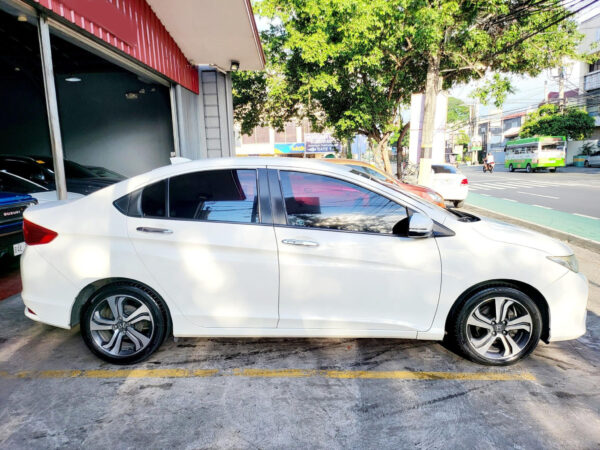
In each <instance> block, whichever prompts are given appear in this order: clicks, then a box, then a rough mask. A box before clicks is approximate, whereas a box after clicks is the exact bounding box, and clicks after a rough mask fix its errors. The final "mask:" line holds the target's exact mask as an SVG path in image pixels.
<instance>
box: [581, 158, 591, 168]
mask: <svg viewBox="0 0 600 450" xmlns="http://www.w3.org/2000/svg"><path fill="white" fill-rule="evenodd" d="M583 167H590V162H589V161H588V160H587V159H586V160H585V161H584V162H583Z"/></svg>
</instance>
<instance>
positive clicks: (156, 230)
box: [136, 227, 173, 234]
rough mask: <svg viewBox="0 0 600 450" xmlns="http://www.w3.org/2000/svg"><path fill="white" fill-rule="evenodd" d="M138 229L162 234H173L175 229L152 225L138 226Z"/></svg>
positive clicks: (143, 231)
mask: <svg viewBox="0 0 600 450" xmlns="http://www.w3.org/2000/svg"><path fill="white" fill-rule="evenodd" d="M136 230H138V231H141V232H142V233H162V234H173V230H168V229H166V228H152V227H137V228H136Z"/></svg>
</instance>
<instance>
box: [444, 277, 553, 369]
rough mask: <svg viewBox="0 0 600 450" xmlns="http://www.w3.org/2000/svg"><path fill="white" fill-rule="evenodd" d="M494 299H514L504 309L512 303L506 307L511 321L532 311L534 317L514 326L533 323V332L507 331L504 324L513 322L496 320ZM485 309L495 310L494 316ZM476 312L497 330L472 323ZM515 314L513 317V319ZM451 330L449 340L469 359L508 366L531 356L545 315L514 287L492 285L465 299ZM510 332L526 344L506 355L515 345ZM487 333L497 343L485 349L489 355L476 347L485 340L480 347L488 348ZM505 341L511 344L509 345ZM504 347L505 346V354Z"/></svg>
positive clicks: (530, 330) (517, 340) (449, 329)
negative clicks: (485, 312)
mask: <svg viewBox="0 0 600 450" xmlns="http://www.w3.org/2000/svg"><path fill="white" fill-rule="evenodd" d="M494 299H499V300H500V301H503V299H509V300H510V301H512V302H513V303H508V302H507V303H503V306H502V308H501V309H502V310H504V305H505V304H508V306H506V310H507V313H506V315H505V317H506V319H507V321H508V322H510V320H515V319H520V318H522V317H526V316H525V315H524V314H525V313H526V314H528V315H529V316H528V317H529V319H530V323H529V324H525V325H523V324H522V323H519V324H518V325H513V327H515V326H529V328H530V329H529V331H525V329H519V330H513V329H511V330H509V331H507V330H504V327H505V326H509V327H510V326H511V325H510V324H509V325H505V323H506V321H503V322H502V323H496V322H494V321H493V320H494V319H493V317H494V316H496V314H495V313H494V311H495V310H494V309H492V308H493V307H494V306H495V300H494ZM479 308H481V309H479ZM485 308H487V310H488V311H491V313H490V315H491V318H490V317H489V316H488V315H486V314H483V313H481V311H485V310H486V309H485ZM511 308H512V309H511ZM476 311H478V314H480V315H479V316H478V317H483V318H484V319H486V320H490V321H492V323H493V325H486V327H488V326H489V327H491V328H492V330H496V331H491V330H486V329H485V328H480V327H477V326H476V325H473V324H472V323H468V322H469V321H470V319H471V317H472V315H473V314H474V313H475V312H476ZM511 314H514V316H511ZM511 317H513V318H512V319H510V318H511ZM496 318H498V317H497V316H496ZM475 320H476V321H477V318H475ZM496 327H501V328H502V329H501V330H500V328H496ZM447 331H448V341H449V344H450V345H451V347H452V348H454V349H456V350H457V351H458V352H460V353H461V354H462V355H463V356H465V357H466V358H467V359H470V360H471V361H474V362H476V363H479V364H484V365H488V366H507V365H511V364H514V363H516V362H517V361H520V360H521V359H523V358H525V357H527V356H528V355H529V354H530V353H531V352H533V350H534V349H535V348H536V346H537V344H538V342H539V340H540V334H541V332H542V316H541V314H540V310H539V308H538V307H537V305H536V304H535V302H534V301H533V300H532V299H531V298H530V297H528V296H527V295H525V294H524V293H523V292H521V291H519V290H518V289H515V288H512V287H491V288H487V289H484V290H482V291H479V292H477V293H475V294H473V295H471V296H470V297H469V298H468V299H467V300H465V301H464V302H463V303H462V304H461V306H460V307H459V309H458V310H457V311H456V312H455V313H454V314H453V317H451V318H450V321H449V323H448V330H447ZM492 333H493V336H492ZM513 333H514V335H513ZM507 334H508V335H509V336H508V337H510V339H511V340H512V342H513V343H515V344H522V347H521V346H520V345H516V348H515V350H516V349H519V350H518V351H515V352H514V354H513V353H511V354H509V355H508V356H505V353H506V351H507V350H506V349H507V348H512V347H513V345H512V344H511V342H509V341H508V340H507V339H506V337H507V336H506V335H507ZM487 336H489V338H490V339H491V340H492V341H493V342H492V345H491V347H488V348H489V350H485V354H482V353H481V352H478V350H476V347H475V345H474V344H473V342H477V343H479V341H484V344H483V345H482V346H480V347H477V348H480V349H482V348H484V347H486V345H485V343H489V340H485V339H486V337H487ZM504 342H506V343H508V347H507V346H506V345H505V344H504ZM502 349H504V353H503V354H502V355H501V354H500V353H502V351H503V350H502Z"/></svg>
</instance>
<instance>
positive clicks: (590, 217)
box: [573, 213, 600, 220]
mask: <svg viewBox="0 0 600 450" xmlns="http://www.w3.org/2000/svg"><path fill="white" fill-rule="evenodd" d="M573 214H574V215H576V216H579V217H587V218H588V219H594V220H600V217H594V216H586V215H585V214H579V213H573Z"/></svg>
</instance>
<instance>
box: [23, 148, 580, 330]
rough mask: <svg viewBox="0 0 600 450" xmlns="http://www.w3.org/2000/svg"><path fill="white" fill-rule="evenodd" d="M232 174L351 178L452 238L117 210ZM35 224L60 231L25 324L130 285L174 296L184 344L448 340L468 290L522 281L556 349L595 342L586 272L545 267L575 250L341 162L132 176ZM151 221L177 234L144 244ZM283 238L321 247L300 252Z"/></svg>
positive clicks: (38, 259)
mask: <svg viewBox="0 0 600 450" xmlns="http://www.w3.org/2000/svg"><path fill="white" fill-rule="evenodd" d="M226 168H274V169H281V170H295V171H307V172H310V173H317V174H322V175H328V176H332V177H336V178H340V179H343V180H346V181H349V182H352V183H354V184H356V185H359V186H362V187H363V188H365V189H369V190H371V191H373V192H376V193H378V194H380V195H383V196H385V197H387V198H388V199H392V200H394V201H396V202H398V203H401V204H403V205H405V206H407V207H408V208H409V209H411V210H412V211H415V212H420V213H422V214H425V215H427V216H429V217H430V218H431V219H432V220H434V221H435V222H437V223H439V224H440V225H443V226H445V227H447V228H448V229H450V230H452V231H453V232H454V235H453V236H445V237H429V238H425V239H413V238H408V237H399V236H393V235H372V234H368V233H354V232H347V231H342V232H340V231H327V230H315V229H307V228H294V227H290V226H279V225H276V226H273V225H265V224H248V225H242V224H239V225H237V224H236V225H231V226H227V225H225V224H222V223H220V224H215V223H201V222H193V221H186V220H181V221H177V223H172V222H175V221H170V220H161V219H146V218H131V217H127V216H125V215H124V214H122V213H121V212H120V211H118V210H117V208H116V207H115V206H114V205H113V201H115V200H116V199H119V198H120V197H122V196H124V195H126V194H128V193H131V192H133V191H134V190H136V189H138V188H140V187H143V186H145V185H148V184H150V183H152V182H154V181H158V180H161V179H165V178H167V177H171V176H174V175H178V174H184V173H190V172H196V171H203V170H212V169H226ZM25 218H26V219H27V220H29V221H32V222H34V223H36V224H38V225H41V226H43V227H46V228H49V229H51V230H54V231H56V232H57V233H58V236H57V237H56V238H55V239H54V240H53V241H52V242H51V243H50V244H45V245H36V246H28V247H27V248H26V250H25V253H24V255H23V257H22V258H23V259H22V262H21V273H22V280H23V292H22V298H23V301H24V303H25V306H26V315H27V316H28V317H30V318H31V319H33V320H38V321H41V322H45V323H48V324H51V325H54V326H58V327H62V328H66V329H69V328H71V327H73V326H75V325H76V324H77V321H78V317H72V312H73V311H76V309H75V310H74V306H75V302H76V300H77V298H78V296H80V295H82V294H84V293H85V292H87V291H85V289H86V287H88V286H89V285H90V284H91V283H93V282H98V281H100V280H106V279H114V278H124V279H130V280H135V281H136V282H139V283H143V284H146V285H147V286H149V287H151V288H152V289H153V290H155V291H156V293H157V294H158V295H160V296H161V297H162V298H163V299H164V301H165V303H166V305H167V307H168V309H169V312H170V315H171V318H172V322H173V334H174V335H175V336H314V337H319V336H323V337H326V336H339V337H342V336H344V337H347V336H354V337H394V338H418V339H435V340H440V339H442V338H443V337H444V333H445V324H446V319H447V317H448V314H449V311H450V309H451V307H452V305H453V304H454V303H455V302H456V301H457V299H458V298H459V297H460V295H461V294H462V293H464V292H465V291H466V290H468V289H469V288H471V287H473V286H475V285H478V284H479V283H484V282H487V281H489V280H513V281H516V282H522V283H525V284H527V285H529V286H532V287H533V288H534V289H536V290H538V291H539V292H540V293H541V295H542V296H543V297H544V298H545V300H546V302H547V306H548V309H549V320H550V322H549V329H550V335H549V340H550V341H557V340H565V339H574V338H577V337H579V336H581V335H582V334H584V333H585V316H586V304H587V295H588V287H587V280H586V278H585V276H584V275H583V274H581V273H575V272H572V271H571V270H569V269H567V268H565V267H564V266H562V265H560V264H557V263H555V262H552V261H550V260H548V259H547V256H568V255H571V254H572V253H573V252H572V250H571V249H570V248H569V247H568V246H566V245H564V244H562V243H560V242H558V241H555V240H553V239H550V238H547V237H545V236H542V235H540V234H538V233H534V232H531V231H526V230H523V229H521V228H518V227H515V226H512V225H507V224H502V225H498V224H497V223H495V222H490V221H487V220H481V221H478V222H464V221H461V220H460V219H459V218H458V217H457V216H455V215H453V214H452V213H450V212H448V211H445V210H443V209H441V208H438V207H436V206H435V205H432V204H429V203H427V202H424V201H421V200H419V199H417V198H415V197H413V196H409V195H405V194H403V193H402V192H399V191H397V190H394V189H390V188H388V187H386V186H385V185H382V184H379V183H377V182H375V181H372V180H369V179H366V178H364V177H361V176H358V175H353V174H352V173H350V172H349V171H348V170H347V169H345V168H343V167H338V166H336V165H332V164H326V163H319V162H308V161H303V160H297V159H284V158H243V159H241V158H240V159H209V160H201V161H193V162H190V163H183V164H177V165H172V166H167V167H162V168H159V169H156V170H154V171H151V172H148V173H146V174H143V175H140V176H137V177H134V178H131V179H128V180H124V181H122V182H120V183H117V184H115V185H111V186H108V187H106V188H105V189H102V190H100V191H97V192H95V193H93V194H91V195H89V196H86V197H84V198H82V199H80V200H78V201H77V202H71V203H59V204H52V203H48V204H44V205H38V206H35V207H32V208H28V209H27V210H26V212H25ZM157 222H160V223H159V224H157ZM141 225H143V226H147V227H152V226H160V227H165V228H169V229H170V230H171V231H173V233H172V234H169V235H159V237H156V236H154V237H151V238H150V237H148V236H147V235H144V236H143V237H142V236H141V235H139V232H138V231H137V227H139V226H141ZM284 239H299V240H304V239H305V240H310V241H315V242H317V243H318V244H319V246H318V247H312V248H311V247H292V246H289V247H288V246H285V245H283V244H282V242H281V241H282V240H284ZM313 250H315V251H313ZM27 308H29V309H30V310H31V311H34V313H35V314H32V313H31V312H29V311H28V310H27Z"/></svg>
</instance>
